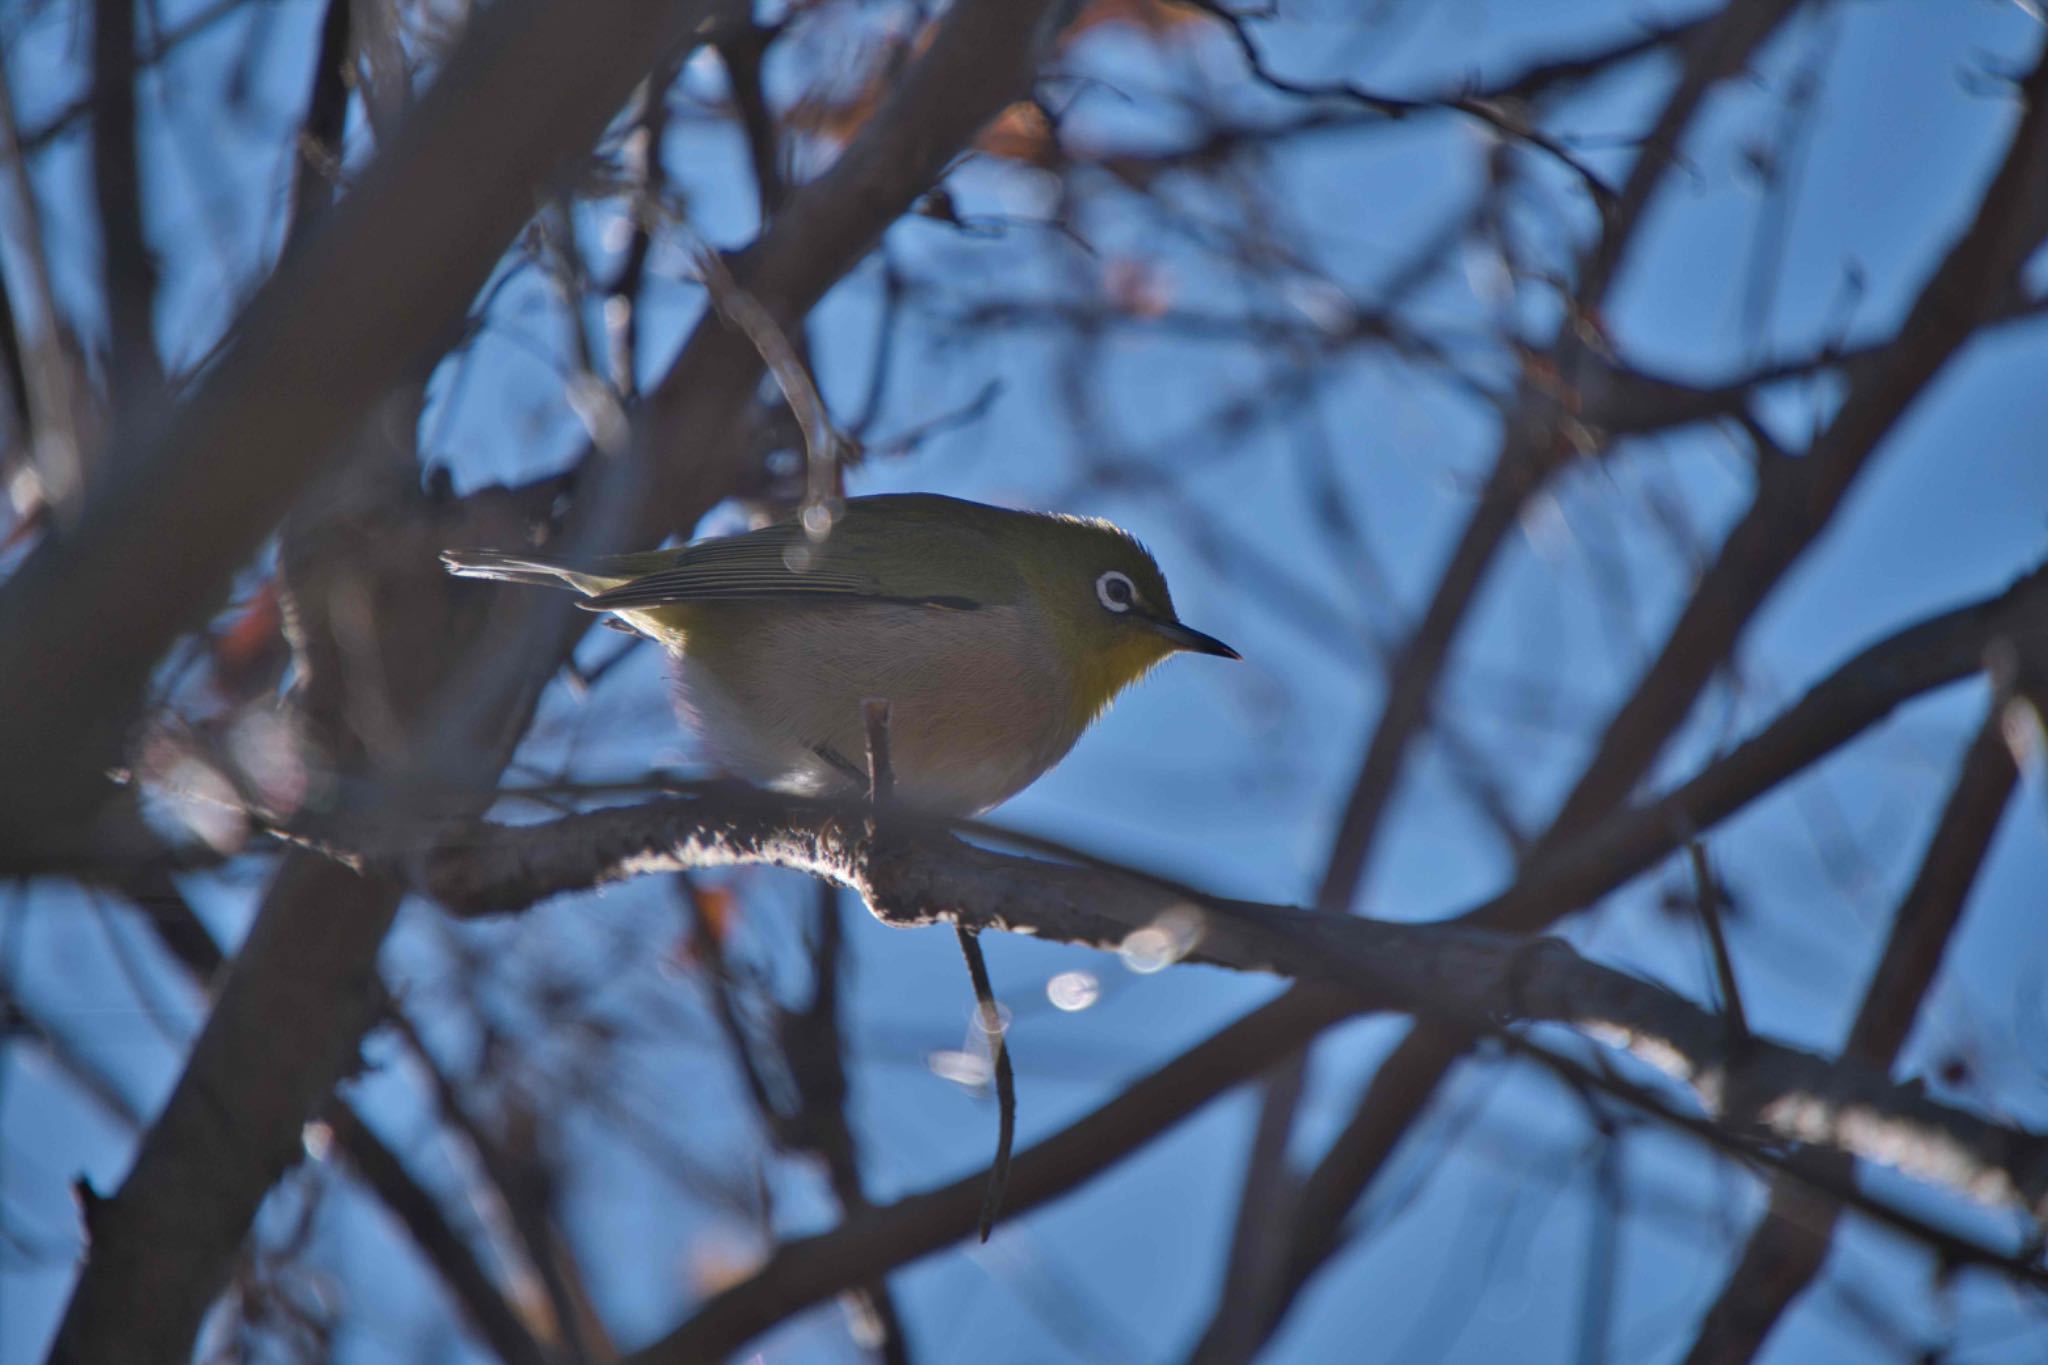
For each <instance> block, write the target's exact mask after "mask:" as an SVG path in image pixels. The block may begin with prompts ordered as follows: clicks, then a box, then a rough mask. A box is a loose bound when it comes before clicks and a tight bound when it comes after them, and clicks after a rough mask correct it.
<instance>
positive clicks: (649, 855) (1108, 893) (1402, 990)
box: [393, 792, 2048, 1213]
mask: <svg viewBox="0 0 2048 1365" xmlns="http://www.w3.org/2000/svg"><path fill="white" fill-rule="evenodd" d="M864 809H865V808H862V807H851V806H846V807H842V806H835V805H827V804H821V803H817V802H806V801H797V800H794V799H780V798H775V797H770V796H767V795H765V794H755V793H748V792H728V793H721V794H717V795H707V796H700V797H693V798H683V799H676V800H669V801H658V802H652V803H649V804H647V805H644V806H637V807H621V808H614V809H609V810H601V811H594V812H590V813H587V814H582V815H571V816H566V817H564V818H562V819H559V820H554V821H549V822H547V823H544V824H540V825H517V826H506V825H491V824H475V825H468V826H463V827H460V828H459V829H457V830H455V831H453V832H452V833H451V834H450V836H449V837H448V839H447V841H446V842H445V843H444V844H442V845H440V846H438V847H435V848H432V849H429V850H426V851H425V852H424V853H422V854H420V855H418V856H417V858H416V859H408V860H407V861H410V862H412V864H413V866H414V867H415V868H416V869H417V876H418V880H419V884H420V885H421V887H422V889H425V890H427V891H429V892H431V893H432V894H433V895H434V896H435V897H436V898H437V899H439V900H440V901H441V902H442V903H443V904H444V905H446V906H448V907H449V908H450V909H452V910H454V911H456V912H458V913H487V912H492V911H505V910H511V909H518V908H522V907H524V906H526V905H530V904H532V903H533V902H534V901H536V900H539V899H542V898H544V897H546V896H549V895H553V894H557V893H559V892H562V891H568V890H579V889H584V888H588V887H592V886H597V885H600V884H603V883H605V882H608V881H614V880H618V879H620V878H623V877H629V876H636V875H644V874H646V873H649V872H669V871H683V870H689V869H695V868H704V867H721V866H731V865H738V864H767V865H771V866H778V867H788V868H795V869H798V870H801V871H804V872H808V873H810V874H811V875H813V876H817V877H822V878H825V879H827V880H831V881H835V882H839V883H841V884H842V885H845V886H848V887H851V888H852V889H854V890H855V891H857V892H859V893H860V895H861V896H862V898H863V899H864V900H865V901H866V902H867V904H868V906H869V908H870V909H871V910H873V911H874V913H875V914H876V916H877V917H878V918H880V919H882V920H883V921H884V922H886V923H889V924H893V925H899V926H905V927H909V926H918V925H928V924H934V923H947V924H953V925H956V926H961V927H965V928H970V929H974V930H988V929H1000V930H1005V931H1010V932H1021V933H1029V934H1032V935H1034V936H1037V937H1040V938H1045V939H1052V940H1055V941H1058V942H1063V943H1077V944H1086V945H1089V946H1093V947H1098V948H1107V949H1116V948H1119V947H1121V946H1123V945H1124V944H1125V943H1126V942H1127V941H1128V940H1130V939H1131V937H1132V936H1133V935H1135V934H1139V933H1142V932H1151V933H1154V934H1160V933H1163V934H1165V936H1166V937H1167V938H1168V939H1170V940H1171V941H1172V942H1174V943H1175V944H1176V946H1184V947H1185V952H1184V958H1185V960H1187V961H1191V962H1206V963H1210V964H1213V965H1217V966H1224V967H1231V968H1235V969H1238V970H1243V971H1260V972H1275V973H1278V974H1280V975H1284V976H1292V977H1294V978H1296V979H1297V980H1301V981H1307V982H1315V983H1320V984H1323V985H1330V986H1335V987H1339V988H1341V989H1342V990H1344V991H1346V992H1347V993H1349V994H1350V995H1352V996H1353V997H1354V999H1355V1000H1356V1002H1357V1004H1358V1007H1360V1008H1367V1009H1395V1010H1402V1011H1407V1012H1411V1013H1416V1014H1419V1015H1423V1016H1427V1017H1431V1018H1449V1019H1451V1020H1453V1021H1458V1022H1462V1023H1464V1024H1466V1025H1468V1026H1470V1025H1477V1024H1480V1023H1483V1022H1484V1021H1487V1020H1492V1019H1520V1020H1534V1021H1545V1022H1554V1023H1564V1024H1569V1025H1571V1026H1572V1027H1574V1028H1577V1029H1580V1030H1582V1031H1585V1032H1588V1033H1591V1034H1594V1035H1597V1036H1599V1037H1601V1038H1603V1039H1606V1040H1609V1041H1612V1042H1614V1043H1615V1044H1616V1045H1618V1046H1621V1047H1624V1048H1626V1049H1627V1050H1628V1051H1630V1052H1631V1053H1633V1054H1634V1055H1635V1056H1636V1057H1638V1058H1639V1059H1640V1060H1643V1061H1645V1062H1647V1063H1649V1064H1650V1065H1653V1066H1656V1067H1657V1068H1659V1069H1660V1070H1663V1071H1666V1072H1668V1073H1670V1074H1671V1075H1673V1076H1675V1077H1676V1078H1678V1079H1679V1080H1682V1081H1684V1082H1686V1083H1687V1084H1689V1085H1691V1086H1692V1087H1693V1088H1694V1089H1695V1090H1696V1091H1697V1092H1698V1093H1699V1095H1700V1097H1701V1100H1702V1102H1703V1103H1704V1104H1705V1105H1706V1106H1707V1107H1708V1109H1709V1110H1710V1111H1711V1112H1714V1113H1717V1114H1720V1115H1723V1116H1725V1117H1727V1118H1728V1119H1729V1120H1730V1121H1731V1122H1734V1123H1736V1124H1738V1125H1746V1124H1755V1125H1757V1126H1758V1128H1759V1129H1760V1130H1761V1131H1765V1132H1770V1133H1775V1134H1776V1135H1777V1136H1778V1137H1779V1138H1781V1139H1785V1140H1799V1141H1804V1142H1809V1143H1813V1144H1815V1145H1821V1146H1833V1147H1837V1148H1840V1149H1842V1150H1847V1151H1850V1152H1852V1153H1854V1154H1856V1155H1859V1156H1862V1157H1864V1158H1866V1159H1869V1160H1873V1161H1879V1162H1882V1163H1884V1164H1888V1165H1895V1166H1898V1167H1900V1168H1901V1169H1904V1170H1908V1171H1911V1172H1913V1173H1914V1174H1917V1175H1920V1176H1922V1177H1924V1178H1927V1179H1931V1180H1935V1181H1938V1182H1940V1183H1943V1184H1946V1185H1949V1186H1951V1187H1952V1188H1955V1189H1958V1190H1961V1191H1964V1192H1966V1193H1969V1194H1971V1195H1972V1196H1973V1197H1975V1198H1978V1199H1982V1200H1985V1201H1987V1202H1994V1203H2007V1204H2015V1205H2018V1206H2021V1207H2024V1208H2027V1209H2030V1210H2033V1211H2035V1212H2037V1213H2048V1140H2044V1139H2042V1138H2039V1137H2036V1136H2034V1135H2032V1134H2028V1133H2024V1132H2020V1131H2017V1130H2012V1129H2006V1128H2001V1127H1999V1126H1998V1125H1995V1124H1991V1123H1988V1122H1986V1121H1984V1120H1981V1119H1978V1118H1975V1117H1973V1116H1970V1115H1966V1114H1963V1113H1961V1112H1959V1111H1956V1110H1953V1109H1950V1108H1947V1107H1946V1106H1942V1105H1938V1104H1935V1103H1933V1102H1932V1101H1930V1100H1927V1099H1926V1098H1925V1097H1924V1096H1922V1095H1920V1094H1919V1093H1918V1092H1917V1091H1915V1090H1913V1089H1912V1088H1910V1087H1903V1086H1895V1085H1893V1084H1891V1083H1890V1082H1889V1081H1888V1080H1886V1079H1885V1078H1883V1077H1882V1076H1881V1075H1874V1074H1870V1073H1868V1072H1867V1071H1866V1070H1865V1069H1861V1068H1857V1067H1855V1066H1841V1065H1836V1064H1832V1063H1830V1062H1829V1061H1827V1060H1826V1059H1823V1058H1820V1057H1815V1056H1813V1055H1811V1054H1808V1053H1803V1052H1799V1051H1797V1050H1796V1049H1792V1048H1788V1047H1783V1046H1780V1045H1776V1044H1772V1043H1769V1042H1767V1041H1765V1040H1762V1039H1751V1040H1750V1041H1749V1042H1748V1043H1747V1044H1746V1045H1744V1046H1740V1047H1736V1046H1732V1045H1731V1040H1730V1037H1729V1034H1728V1030H1727V1028H1726V1025H1725V1023H1724V1022H1723V1021H1722V1020H1720V1019H1719V1018H1717V1017H1716V1016H1714V1015H1712V1014H1709V1013H1707V1012H1706V1011H1703V1010H1701V1009H1699V1008H1698V1007H1697V1006H1695V1005H1693V1004H1692V1003H1690V1002H1689V1001H1686V1000H1684V999H1683V998H1681V997H1679V996H1677V995H1674V994H1672V993H1671V992H1669V991H1666V990H1664V989H1662V988H1661V987H1657V986H1653V985H1651V984H1649V983H1647V982H1643V981H1639V980H1636V979H1635V978H1632V977H1629V976H1626V975H1624V974H1622V973H1620V972H1615V971H1612V970H1610V969H1607V968H1604V967H1600V966H1598V965H1596V964H1594V963H1591V962H1588V961H1587V960H1585V959H1584V958H1581V957H1580V956H1579V955H1578V954H1577V953H1576V952H1574V951H1573V950H1572V949H1571V948H1569V947H1568V946H1566V945H1565V944H1564V943H1563V942H1562V941H1561V940H1554V939H1540V940H1535V941H1533V942H1532V941H1526V940H1523V939H1521V938H1519V937H1515V936H1509V935H1500V934H1494V933H1489V932H1485V931H1474V930H1468V929H1464V928H1461V927H1458V926H1455V925H1442V924H1437V925H1430V924H1398V923H1389V922H1384V921H1376V920H1360V919H1354V918H1351V917H1348V916H1332V915H1324V914H1318V913H1314V912H1310V911H1305V910H1298V909H1294V908H1292V907H1288V906H1276V905H1263V904H1257V903H1253V902H1246V901H1223V900H1216V899H1211V898H1207V897H1199V896H1196V895H1194V894H1192V893H1189V892H1187V891H1186V890H1184V889H1182V888H1177V887H1171V886H1165V885H1161V884H1159V883H1156V882H1148V881H1140V880H1138V879H1136V878H1134V877H1132V876H1130V875H1128V874H1122V873H1117V872H1112V871H1107V870H1104V869H1101V868H1095V867H1070V866H1062V865H1059V864H1055V863H1049V862H1044V861H1039V860H1034V859H1027V858H1020V857H1016V856H1014V855H1009V854H1001V853H994V852H990V851H988V850H985V849H980V848H976V847H974V846H972V845H969V844H965V843H962V842H960V841H959V840H957V839H954V838H952V837H951V836H948V835H945V834H943V833H918V832H914V831H913V832H900V831H899V827H897V826H895V825H893V824H892V823H891V822H890V821H889V820H887V819H885V820H883V821H881V822H878V823H879V830H880V832H878V833H875V834H872V835H871V834H870V833H869V829H870V825H869V823H868V821H867V819H866V817H865V816H864V815H863V814H862V811H864ZM393 866H394V867H395V866H397V865H393Z"/></svg>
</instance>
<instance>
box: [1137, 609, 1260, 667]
mask: <svg viewBox="0 0 2048 1365" xmlns="http://www.w3.org/2000/svg"><path fill="white" fill-rule="evenodd" d="M1146 624H1148V625H1150V626H1151V627H1152V629H1154V630H1156V631H1158V632H1159V633H1160V634H1161V635H1164V636H1165V637H1166V638H1167V639H1168V640H1171V641H1172V642H1173V646H1174V648H1175V649H1184V650H1186V651H1187V652H1188V653H1190V654H1214V655H1216V656H1218V657H1219V658H1224V659H1242V658H1243V657H1244V655H1242V654H1240V653H1238V652H1237V651H1236V650H1234V649H1232V648H1231V647H1230V646H1229V645H1226V644H1224V643H1223V642H1222V641H1221V640H1219V639H1217V638H1216V637H1215V636H1213V635H1204V634H1202V632H1201V631H1199V630H1192V629H1190V628H1188V627H1187V626H1184V625H1182V624H1181V623H1180V622H1178V621H1168V620H1163V619H1161V618H1159V617H1156V616H1155V617H1148V618H1147V619H1146Z"/></svg>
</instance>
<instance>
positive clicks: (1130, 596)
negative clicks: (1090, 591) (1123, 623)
mask: <svg viewBox="0 0 2048 1365" xmlns="http://www.w3.org/2000/svg"><path fill="white" fill-rule="evenodd" d="M1095 597H1096V600H1097V601H1099V602H1101V603H1102V605H1103V606H1105V607H1108V608H1109V609H1110V610H1111V611H1118V612H1122V611H1129V610H1130V609H1131V603H1133V602H1135V601H1137V600H1138V590H1137V589H1136V588H1134V587H1132V586H1131V580H1130V579H1128V578H1126V577H1125V576H1124V575H1123V574H1121V573H1118V572H1117V571H1116V570H1115V569H1111V570H1110V571H1109V572H1108V573H1106V574H1104V575H1103V576H1102V577H1100V578H1098V579H1096V580H1095Z"/></svg>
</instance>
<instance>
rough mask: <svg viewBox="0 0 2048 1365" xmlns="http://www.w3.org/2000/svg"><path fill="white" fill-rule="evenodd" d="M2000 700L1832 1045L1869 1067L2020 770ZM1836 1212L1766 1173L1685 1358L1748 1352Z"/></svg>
mask: <svg viewBox="0 0 2048 1365" xmlns="http://www.w3.org/2000/svg"><path fill="white" fill-rule="evenodd" d="M2003 709H2004V708H2003V706H2002V704H2001V703H2000V702H1998V701H1997V700H1994V702H1993V705H1992V707H1991V713H1990V715H1989V716H1987V717H1986V718H1985V721H1984V724H1983V725H1982V726H1981V727H1980V728H1979V729H1978V731H1977V735H1976V738H1975V739H1973V740H1972V741H1971V743H1970V746H1969V750H1968V752H1966V753H1965V754H1964V755H1963V761H1962V766H1961V768H1960V770H1959V771H1958V772H1957V774H1956V780H1955V786H1954V788H1953V789H1952V790H1951V791H1950V792H1949V796H1948V803H1947V805H1946V806H1945V807H1944V808H1943V810H1942V813H1941V819H1940V821H1939V822H1938V823H1937V824H1936V825H1935V829H1934V837H1933V838H1932V839H1931V840H1930V841H1929V843H1928V845H1927V852H1926V854H1925V855H1924V856H1923V857H1922V858H1921V861H1920V870H1919V872H1918V873H1916V874H1915V876H1914V878H1913V884H1912V886H1911V887H1910V888H1909V889H1908V890H1907V892H1906V895H1905V898H1904V899H1903V900H1901V901H1900V902H1899V908H1898V910H1897V911H1896V912H1895V913H1894V914H1893V916H1892V932H1891V939H1890V941H1889V942H1887V943H1886V944H1885V949H1884V954H1883V956H1881V957H1880V958H1879V959H1878V964H1877V970H1876V971H1875V972H1874V973H1873V974H1872V976H1871V979H1870V985H1869V987H1868V988H1866V989H1865V991H1864V993H1863V1005H1862V1008H1861V1009H1859V1010H1858V1011H1857V1014H1856V1021H1855V1023H1854V1024H1852V1025H1851V1026H1850V1028H1849V1040H1848V1043H1847V1045H1846V1046H1845V1047H1844V1049H1843V1054H1844V1055H1845V1056H1848V1057H1853V1058H1855V1059H1856V1060H1857V1061H1859V1062H1861V1063H1863V1064H1865V1065H1867V1066H1870V1067H1872V1068H1873V1069H1880V1070H1889V1069H1890V1068H1891V1066H1892V1065H1893V1064H1894V1063H1896V1061H1897V1060H1898V1055H1899V1049H1900V1048H1901V1047H1902V1046H1904V1044H1905V1041H1906V1034H1907V1031H1908V1030H1909V1029H1910V1028H1911V1027H1912V1023H1913V1020H1914V1019H1915V1018H1916V1017H1917V1016H1918V1014H1919V1011H1920V1003H1921V1001H1922V1000H1924V999H1925V998H1926V996H1927V990H1928V987H1929V986H1931V985H1932V984H1933V983H1934V976H1935V972H1936V971H1937V969H1939V967H1940V966H1941V960H1942V953H1943V950H1944V949H1945V948H1946V947H1947V946H1948V942H1949V939H1950V938H1951V937H1952V936H1953V935H1954V933H1955V930H1956V926H1957V925H1958V924H1959V923H1960V922H1961V920H1962V915H1963V907H1964V905H1965V904H1966V902H1967V901H1968V899H1969V894H1970V888H1971V886H1972V884H1974V883H1975V881H1976V879H1977V874H1978V870H1979V869H1980V868H1982V866H1983V864H1984V859H1985V856H1986V855H1987V854H1989V852H1990V851H1991V839H1992V836H1993V835H1994V834H1995V833H1997V830H1998V824H1999V818H2000V817H2001V816H2002V815H2003V814H2004V813H2005V809H2006V804H2007V801H2008V800H2009V799H2010V797H2011V795H2012V790H2013V785H2014V783H2015V782H2016V781H2017V780H2018V778H2019V772H2018V769H2016V768H2015V767H2014V766H2013V759H2012V750H2011V748H2010V747H2009V746H2008V745H2007V743H2006V740H2005V735H2004V732H2003V729H2002V726H2001V723H2000V722H2001V715H2002V712H2003ZM1837 1164H1838V1165H1843V1164H1845V1163H1839V1162H1838V1163H1837ZM1845 1173H1846V1172H1845ZM1840 1213H1841V1211H1840V1209H1839V1208H1838V1207H1836V1206H1835V1205H1834V1204H1833V1203H1832V1202H1831V1201H1829V1200H1827V1199H1825V1198H1816V1197H1815V1194H1814V1192H1813V1190H1812V1189H1811V1188H1810V1187H1807V1186H1805V1185H1802V1184H1800V1183H1799V1182H1798V1181H1793V1180H1782V1179H1781V1180H1777V1181H1774V1182H1773V1183H1772V1186H1771V1199H1770V1205H1769V1207H1768V1208H1767V1209H1766V1210H1765V1211H1764V1215H1763V1218H1762V1219H1761V1220H1760V1221H1759V1222H1758V1224H1757V1227H1756V1229H1755V1231H1753V1232H1752V1233H1751V1234H1750V1238H1749V1241H1748V1243H1747V1245H1745V1246H1744V1248H1743V1251H1742V1255H1741V1257H1740V1258H1739V1259H1738V1260H1737V1262H1736V1265H1735V1269H1734V1270H1733V1271H1732V1272H1731V1273H1730V1275H1729V1277H1728V1282H1727V1283H1726V1284H1724V1285H1723V1286H1722V1287H1721V1293H1720V1295H1719V1296H1718V1297H1717V1298H1716V1299H1715V1300H1714V1303H1713V1304H1712V1306H1711V1307H1709V1308H1708V1309H1707V1313H1706V1316H1705V1317H1704V1318H1703V1319H1702V1321H1701V1323H1700V1328H1699V1335H1698V1336H1697V1337H1696V1338H1695V1339H1694V1340H1693V1344H1692V1350H1691V1351H1690V1352H1688V1353H1687V1356H1686V1359H1687V1361H1688V1362H1691V1365H1724V1363H1725V1365H1737V1363H1738V1362H1741V1361H1746V1360H1749V1359H1751V1358H1752V1357H1754V1356H1755V1355H1756V1353H1757V1351H1758V1350H1760V1349H1761V1348H1762V1347H1763V1343H1764V1340H1765V1338H1767V1337H1768V1336H1769V1335H1770V1332H1771V1329H1772V1328H1773V1327H1775V1326H1776V1325H1777V1322H1778V1319H1779V1318H1780V1317H1781V1316H1782V1315H1783V1314H1784V1312H1785V1309H1786V1308H1787V1307H1789V1306H1790V1305H1791V1303H1792V1301H1793V1300H1794V1299H1795V1298H1797V1297H1798V1296H1799V1295H1800V1294H1801V1293H1802V1292H1804V1291H1805V1289H1806V1287H1807V1286H1808V1285H1809V1284H1811V1283H1812V1282H1813V1280H1814V1277H1815V1276H1816V1275H1818V1274H1819V1273H1820V1268H1821V1263H1822V1262H1823V1261H1825V1260H1826V1259H1827V1253H1828V1248H1829V1246H1830V1244H1831V1243H1832V1242H1833V1240H1834V1229H1835V1224H1836V1222H1837V1221H1838V1220H1839V1218H1840Z"/></svg>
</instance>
